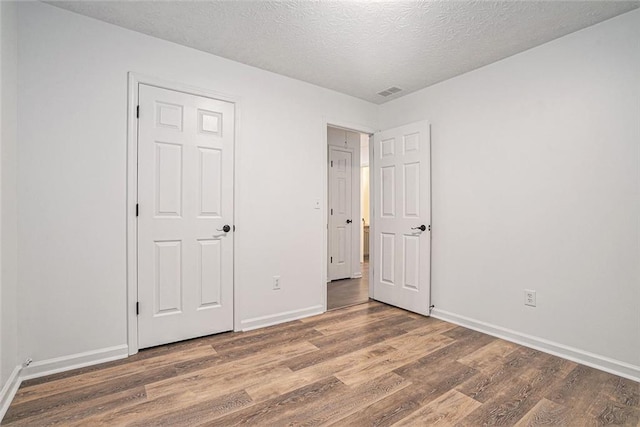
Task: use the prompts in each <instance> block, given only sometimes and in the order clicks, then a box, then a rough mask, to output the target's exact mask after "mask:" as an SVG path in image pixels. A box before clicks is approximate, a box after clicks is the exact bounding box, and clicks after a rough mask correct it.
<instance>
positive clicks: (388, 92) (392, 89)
mask: <svg viewBox="0 0 640 427" xmlns="http://www.w3.org/2000/svg"><path fill="white" fill-rule="evenodd" d="M401 90H402V89H400V88H399V87H395V86H392V87H390V88H389V89H385V90H383V91H382V92H378V95H381V96H389V95H393V94H394V93H398V92H400V91H401Z"/></svg>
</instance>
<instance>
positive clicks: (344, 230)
mask: <svg viewBox="0 0 640 427" xmlns="http://www.w3.org/2000/svg"><path fill="white" fill-rule="evenodd" d="M352 168H353V153H352V152H351V151H349V150H348V149H342V148H336V147H329V233H330V234H329V280H338V279H347V278H349V277H351V273H352V267H351V260H352V259H353V254H352V244H353V242H352V240H353V239H352V235H353V233H352V230H353V227H357V226H359V222H356V223H355V224H354V221H353V212H352V211H353V209H352V206H353V182H352ZM356 220H357V218H356Z"/></svg>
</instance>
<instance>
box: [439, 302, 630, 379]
mask: <svg viewBox="0 0 640 427" xmlns="http://www.w3.org/2000/svg"><path fill="white" fill-rule="evenodd" d="M431 316H432V317H435V318H436V319H440V320H444V321H446V322H450V323H455V324H456V325H460V326H464V327H465V328H469V329H473V330H474V331H478V332H482V333H485V334H488V335H491V336H494V337H498V338H502V339H504V340H507V341H511V342H514V343H516V344H520V345H523V346H525V347H530V348H533V349H535V350H540V351H543V352H545V353H549V354H553V355H554V356H558V357H561V358H563V359H568V360H571V361H573V362H577V363H580V364H583V365H587V366H590V367H592V368H596V369H600V370H602V371H605V372H609V373H610V374H614V375H619V376H621V377H624V378H628V379H630V380H633V381H640V366H635V365H631V364H629V363H626V362H622V361H619V360H615V359H611V358H609V357H605V356H601V355H598V354H595V353H590V352H588V351H584V350H580V349H578V348H575V347H569V346H566V345H564V344H560V343H557V342H553V341H549V340H546V339H544V338H539V337H535V336H532V335H527V334H523V333H521V332H517V331H514V330H512V329H507V328H503V327H501V326H496V325H492V324H490V323H486V322H482V321H480V320H475V319H471V318H469V317H465V316H460V315H458V314H454V313H450V312H447V311H444V310H439V309H437V308H434V309H433V311H432V312H431Z"/></svg>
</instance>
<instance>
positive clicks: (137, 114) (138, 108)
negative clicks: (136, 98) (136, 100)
mask: <svg viewBox="0 0 640 427" xmlns="http://www.w3.org/2000/svg"><path fill="white" fill-rule="evenodd" d="M139 118H140V106H139V105H136V119H139Z"/></svg>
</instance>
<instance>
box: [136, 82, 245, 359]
mask: <svg viewBox="0 0 640 427" xmlns="http://www.w3.org/2000/svg"><path fill="white" fill-rule="evenodd" d="M138 97H139V120H138V203H139V216H138V302H139V315H138V341H139V343H138V344H139V347H140V348H144V347H151V346H155V345H160V344H165V343H168V342H175V341H180V340H184V339H188V338H194V337H198V336H203V335H209V334H213V333H217V332H223V331H228V330H231V329H233V223H232V221H233V148H234V105H233V104H232V103H228V102H223V101H218V100H214V99H210V98H205V97H201V96H196V95H191V94H187V93H183V92H176V91H172V90H167V89H161V88H158V87H154V86H149V85H144V84H140V85H139V92H138ZM225 230H227V231H225Z"/></svg>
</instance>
